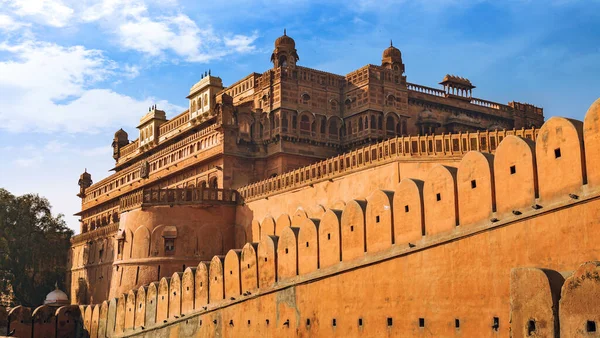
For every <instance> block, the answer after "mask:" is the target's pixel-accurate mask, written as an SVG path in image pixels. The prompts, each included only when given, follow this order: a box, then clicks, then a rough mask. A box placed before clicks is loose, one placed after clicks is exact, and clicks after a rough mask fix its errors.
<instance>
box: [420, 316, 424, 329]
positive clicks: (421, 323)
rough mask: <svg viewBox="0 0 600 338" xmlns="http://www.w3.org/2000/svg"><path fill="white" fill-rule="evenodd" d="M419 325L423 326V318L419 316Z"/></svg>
mask: <svg viewBox="0 0 600 338" xmlns="http://www.w3.org/2000/svg"><path fill="white" fill-rule="evenodd" d="M419 327H425V318H419Z"/></svg>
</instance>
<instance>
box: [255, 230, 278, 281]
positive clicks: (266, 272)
mask: <svg viewBox="0 0 600 338" xmlns="http://www.w3.org/2000/svg"><path fill="white" fill-rule="evenodd" d="M278 242H279V237H277V236H263V238H262V240H261V241H260V243H258V252H257V256H258V263H257V264H258V285H259V286H260V287H261V288H267V287H271V286H273V284H275V282H276V281H277V278H278V276H277V244H278Z"/></svg>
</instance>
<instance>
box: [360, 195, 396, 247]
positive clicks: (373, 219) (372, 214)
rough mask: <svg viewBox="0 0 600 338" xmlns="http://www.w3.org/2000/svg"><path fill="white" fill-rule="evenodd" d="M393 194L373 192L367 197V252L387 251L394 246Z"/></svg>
mask: <svg viewBox="0 0 600 338" xmlns="http://www.w3.org/2000/svg"><path fill="white" fill-rule="evenodd" d="M393 200H394V192H393V191H387V190H375V191H373V192H372V193H371V195H369V197H367V209H366V215H365V232H366V244H367V252H377V251H381V250H386V249H389V248H390V247H391V246H392V244H394V227H393V214H392V209H393Z"/></svg>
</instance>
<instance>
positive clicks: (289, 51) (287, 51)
mask: <svg viewBox="0 0 600 338" xmlns="http://www.w3.org/2000/svg"><path fill="white" fill-rule="evenodd" d="M298 60H300V57H299V56H298V52H297V51H296V42H295V41H294V39H292V38H291V37H289V36H287V34H286V31H285V29H284V30H283V35H282V36H280V37H278V38H277V40H275V50H274V51H273V54H271V62H273V66H274V67H275V68H278V67H295V66H296V62H297V61H298Z"/></svg>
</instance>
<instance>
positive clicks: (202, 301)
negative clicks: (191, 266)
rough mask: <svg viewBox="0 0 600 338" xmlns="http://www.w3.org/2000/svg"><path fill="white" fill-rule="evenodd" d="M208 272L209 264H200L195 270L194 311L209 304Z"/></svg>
mask: <svg viewBox="0 0 600 338" xmlns="http://www.w3.org/2000/svg"><path fill="white" fill-rule="evenodd" d="M209 270H210V262H200V263H198V267H197V268H196V276H195V277H196V278H195V280H194V303H195V305H194V309H196V310H199V309H201V308H202V307H204V306H206V305H207V304H208V303H209V295H210V293H209V288H210V283H209V280H208V273H209Z"/></svg>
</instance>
